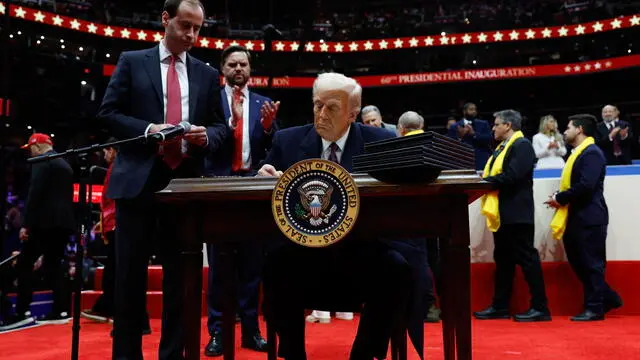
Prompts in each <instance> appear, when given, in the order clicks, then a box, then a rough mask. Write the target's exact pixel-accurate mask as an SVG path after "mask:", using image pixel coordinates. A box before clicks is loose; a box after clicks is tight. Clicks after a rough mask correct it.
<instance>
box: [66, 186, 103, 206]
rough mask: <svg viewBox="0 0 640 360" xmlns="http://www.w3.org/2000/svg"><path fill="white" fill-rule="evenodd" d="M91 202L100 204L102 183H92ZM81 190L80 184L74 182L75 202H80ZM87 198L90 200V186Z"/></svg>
mask: <svg viewBox="0 0 640 360" xmlns="http://www.w3.org/2000/svg"><path fill="white" fill-rule="evenodd" d="M91 187H92V189H91V202H92V203H94V204H100V202H101V201H102V190H103V188H104V187H103V186H102V185H92V186H91ZM79 192H80V184H73V202H76V203H77V202H78V200H79V196H78V194H79ZM87 200H89V188H88V187H87Z"/></svg>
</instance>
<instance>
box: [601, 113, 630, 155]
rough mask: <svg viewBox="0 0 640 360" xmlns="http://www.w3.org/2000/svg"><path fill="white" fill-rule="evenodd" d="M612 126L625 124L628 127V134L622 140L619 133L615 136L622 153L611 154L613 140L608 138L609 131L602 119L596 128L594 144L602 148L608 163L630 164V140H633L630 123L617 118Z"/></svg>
mask: <svg viewBox="0 0 640 360" xmlns="http://www.w3.org/2000/svg"><path fill="white" fill-rule="evenodd" d="M614 126H620V127H625V126H626V127H627V128H628V129H629V135H628V136H627V138H626V139H624V140H622V138H621V137H620V134H618V135H616V138H617V140H618V141H619V143H620V150H621V152H622V155H620V156H615V155H614V154H613V141H611V140H609V132H610V131H609V129H608V128H607V125H605V123H604V121H603V122H601V123H599V124H598V127H597V128H596V136H595V138H596V139H595V140H596V144H598V146H599V147H600V149H602V152H603V153H604V156H605V158H606V159H607V164H608V165H631V142H632V141H633V132H632V130H631V124H629V123H628V122H626V121H622V120H618V121H616V122H615V123H614Z"/></svg>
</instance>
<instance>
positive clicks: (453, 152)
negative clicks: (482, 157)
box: [353, 131, 475, 183]
mask: <svg viewBox="0 0 640 360" xmlns="http://www.w3.org/2000/svg"><path fill="white" fill-rule="evenodd" d="M467 169H475V155H474V152H473V148H471V147H470V146H469V145H467V144H464V143H462V142H460V141H457V140H454V139H451V138H449V137H446V136H444V135H440V134H438V133H435V132H433V131H427V132H424V133H422V134H416V135H410V136H404V137H400V138H395V139H388V140H382V141H375V142H370V143H367V144H365V145H364V154H362V155H358V156H354V157H353V172H354V173H367V174H369V175H370V176H372V177H374V178H376V179H378V180H380V181H384V182H388V183H415V182H431V181H434V180H435V179H437V178H438V176H439V175H440V172H441V171H442V170H467Z"/></svg>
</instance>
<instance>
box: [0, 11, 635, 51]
mask: <svg viewBox="0 0 640 360" xmlns="http://www.w3.org/2000/svg"><path fill="white" fill-rule="evenodd" d="M6 11H7V8H6V5H5V3H2V2H0V14H4V13H5V12H6ZM8 11H9V15H10V16H11V17H14V18H17V19H23V20H26V21H33V22H39V23H42V24H46V25H52V26H57V27H61V28H65V29H70V30H74V31H80V32H84V33H89V34H95V35H98V36H103V37H109V38H114V39H127V40H137V41H149V42H158V41H160V40H162V37H163V36H164V35H163V32H162V31H157V30H149V29H138V28H132V27H130V28H127V27H121V26H112V25H105V24H100V23H94V22H90V21H86V20H82V19H76V18H72V17H69V16H63V15H59V14H55V13H51V12H47V11H42V10H39V9H34V8H30V7H27V6H23V5H15V4H11V5H10V6H9V9H8ZM635 26H640V14H634V15H630V16H619V17H616V18H612V19H603V20H598V21H592V22H587V23H580V24H567V25H559V26H548V27H535V28H518V29H498V30H490V31H483V32H470V33H456V34H447V33H444V32H443V33H441V34H438V35H435V34H431V35H415V36H410V37H398V38H386V39H369V40H358V41H326V42H325V41H310V42H301V41H300V40H297V41H296V40H293V41H291V40H287V41H284V40H282V41H274V42H273V43H272V50H273V51H276V52H297V51H303V52H319V53H322V52H326V53H349V52H360V51H385V50H394V49H416V48H429V47H436V46H457V45H470V44H489V43H500V42H514V41H528V40H544V39H559V38H565V37H574V36H587V35H590V34H594V33H602V32H608V31H615V30H620V29H626V28H631V27H635ZM229 45H243V46H245V47H246V48H247V49H249V50H251V51H264V47H265V44H264V42H263V41H261V40H246V39H219V38H210V37H201V38H199V39H198V42H197V43H196V46H197V47H202V48H209V49H215V50H222V49H224V48H225V47H227V46H229Z"/></svg>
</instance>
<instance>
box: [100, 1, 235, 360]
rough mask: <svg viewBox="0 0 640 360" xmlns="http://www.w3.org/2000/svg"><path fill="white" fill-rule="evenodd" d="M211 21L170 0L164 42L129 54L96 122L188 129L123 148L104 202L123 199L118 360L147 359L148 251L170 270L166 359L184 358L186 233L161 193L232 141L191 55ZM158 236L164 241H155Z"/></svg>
mask: <svg viewBox="0 0 640 360" xmlns="http://www.w3.org/2000/svg"><path fill="white" fill-rule="evenodd" d="M203 21H204V8H203V5H202V3H200V1H198V0H167V1H166V2H165V4H164V9H163V12H162V24H163V25H164V27H165V37H164V39H163V40H162V41H161V42H160V44H158V46H155V47H153V48H151V49H147V50H140V51H131V52H124V53H122V55H121V56H120V59H119V61H118V66H117V68H116V71H115V72H114V74H113V76H112V77H111V81H110V82H109V85H108V87H107V90H106V93H105V95H104V99H103V101H102V105H101V107H100V109H99V110H98V115H97V117H98V119H99V120H100V121H102V122H103V124H104V125H105V126H106V127H107V128H108V129H109V131H110V132H111V134H112V135H113V136H116V137H118V138H120V139H126V138H130V137H135V136H140V135H143V134H150V133H156V132H159V131H161V130H162V129H166V128H170V127H172V126H174V125H177V124H179V123H180V122H184V121H186V122H189V123H190V124H191V130H190V131H189V132H188V133H185V134H184V136H182V137H180V138H177V139H176V140H173V141H172V140H169V141H166V142H163V143H161V144H160V145H156V144H143V143H131V144H127V145H122V146H121V147H120V153H119V155H118V157H117V159H116V161H115V163H114V166H113V170H112V175H111V183H110V186H109V190H108V192H107V196H108V197H110V198H112V199H115V201H116V221H117V223H118V227H117V229H116V238H117V241H116V250H115V254H116V280H115V281H116V288H115V316H114V340H113V359H136V360H138V359H142V325H143V321H144V314H145V309H144V308H145V295H146V294H145V292H146V288H147V286H146V281H147V265H148V260H149V251H150V249H151V247H152V245H153V244H158V245H159V246H158V247H159V254H158V255H159V257H160V258H161V260H162V264H163V299H162V303H163V309H162V335H161V338H160V350H159V358H160V359H182V358H183V349H184V338H183V337H184V332H183V328H182V315H181V312H182V308H183V307H184V306H183V304H182V303H181V300H182V285H181V274H180V263H179V255H178V254H179V253H180V241H179V240H178V239H179V238H180V234H179V230H178V229H180V226H179V224H177V223H176V221H175V220H174V219H176V218H177V217H176V216H175V214H172V213H171V211H170V210H167V209H165V208H164V207H160V206H158V205H157V204H156V202H155V197H154V194H155V192H156V191H158V190H161V189H163V188H164V187H165V186H166V185H167V184H168V183H169V181H170V180H171V179H173V178H176V177H195V176H199V175H201V174H202V171H203V167H204V157H205V155H206V154H208V153H211V152H215V151H216V150H217V149H218V148H220V147H221V145H222V143H223V141H224V139H225V137H226V136H227V132H228V131H229V130H228V129H227V125H226V124H225V123H224V122H223V120H222V111H221V106H220V85H219V82H220V80H219V74H218V72H217V71H216V70H215V69H214V68H212V67H210V66H207V65H205V64H204V63H203V62H201V61H200V60H197V59H195V58H193V57H192V56H190V55H188V54H187V51H188V50H189V49H190V48H191V47H192V46H193V44H194V43H195V41H196V40H197V37H198V33H199V31H200V28H201V27H202V23H203ZM156 235H157V237H156Z"/></svg>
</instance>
